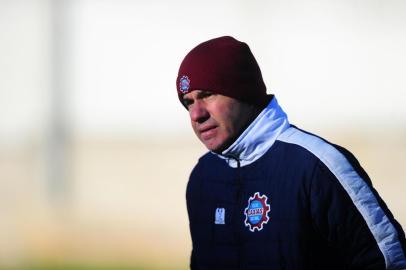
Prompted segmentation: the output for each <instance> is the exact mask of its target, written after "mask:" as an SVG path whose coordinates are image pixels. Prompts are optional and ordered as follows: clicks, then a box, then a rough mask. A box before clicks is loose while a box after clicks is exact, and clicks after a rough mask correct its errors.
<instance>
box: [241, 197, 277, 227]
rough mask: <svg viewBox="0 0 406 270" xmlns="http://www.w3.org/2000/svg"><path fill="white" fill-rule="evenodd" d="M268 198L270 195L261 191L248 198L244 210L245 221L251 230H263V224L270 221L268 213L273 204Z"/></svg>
mask: <svg viewBox="0 0 406 270" xmlns="http://www.w3.org/2000/svg"><path fill="white" fill-rule="evenodd" d="M267 200H268V197H267V196H266V195H260V193H259V192H255V194H254V195H253V196H251V197H250V198H249V199H248V206H247V208H245V210H244V214H245V221H244V223H245V226H246V227H249V229H250V231H251V232H255V230H257V231H260V230H262V229H263V225H264V224H267V223H268V221H269V216H268V213H269V212H270V211H271V206H270V204H269V203H267Z"/></svg>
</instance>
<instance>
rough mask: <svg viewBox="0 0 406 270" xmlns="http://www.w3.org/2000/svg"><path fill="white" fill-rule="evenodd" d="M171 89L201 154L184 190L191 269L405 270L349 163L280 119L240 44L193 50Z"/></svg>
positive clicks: (389, 220) (348, 157)
mask: <svg viewBox="0 0 406 270" xmlns="http://www.w3.org/2000/svg"><path fill="white" fill-rule="evenodd" d="M176 86H177V91H178V96H179V99H180V101H181V103H182V104H183V106H184V107H185V108H186V109H187V110H188V111H189V116H190V120H191V124H192V128H193V130H194V132H195V133H196V135H197V137H198V138H199V139H200V141H201V142H202V143H203V144H204V145H205V146H206V147H207V148H208V149H209V150H210V152H209V153H207V154H205V155H204V156H203V157H201V158H200V160H199V162H198V164H197V165H196V167H195V168H194V169H193V171H192V173H191V176H190V179H189V183H188V187H187V194H186V199H187V208H188V214H189V221H190V231H191V235H192V241H193V250H192V256H191V268H192V269H227V270H231V269H324V270H325V269H406V259H405V251H406V241H405V235H404V232H403V230H402V228H401V226H400V225H399V224H398V222H396V220H395V219H394V217H393V215H392V214H391V212H390V211H389V210H388V208H387V207H386V205H385V203H384V202H383V201H382V199H381V198H380V197H379V195H378V193H377V192H376V191H375V189H374V188H373V187H372V184H371V181H370V179H369V178H368V176H367V174H366V173H365V171H364V170H363V169H362V168H361V166H360V164H359V163H358V161H357V160H356V159H355V157H354V156H353V155H352V154H351V153H350V152H348V151H347V150H346V149H344V148H342V147H340V146H338V145H334V144H331V143H329V142H327V141H325V140H323V139H322V138H320V137H317V136H315V135H312V134H309V133H307V132H305V131H302V130H300V129H298V128H297V127H295V126H293V125H291V124H290V123H289V121H288V118H287V116H286V114H285V112H284V111H283V110H282V109H281V107H280V106H279V105H278V102H277V100H276V98H275V96H273V95H267V94H266V88H265V85H264V82H263V80H262V75H261V71H260V69H259V67H258V64H257V62H256V60H255V58H254V56H253V55H252V53H251V51H250V49H249V47H248V46H247V45H246V44H245V43H243V42H240V41H238V40H236V39H234V38H232V37H220V38H216V39H212V40H209V41H206V42H203V43H201V44H199V45H198V46H197V47H195V48H194V49H193V50H192V51H190V52H189V53H188V54H187V55H186V57H185V58H184V60H183V62H182V64H181V66H180V69H179V73H178V77H177V82H176Z"/></svg>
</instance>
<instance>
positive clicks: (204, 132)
mask: <svg viewBox="0 0 406 270" xmlns="http://www.w3.org/2000/svg"><path fill="white" fill-rule="evenodd" d="M199 132H200V137H201V138H202V139H203V140H208V139H210V138H212V137H214V136H215V135H216V133H217V126H210V127H207V128H202V129H200V130H199Z"/></svg>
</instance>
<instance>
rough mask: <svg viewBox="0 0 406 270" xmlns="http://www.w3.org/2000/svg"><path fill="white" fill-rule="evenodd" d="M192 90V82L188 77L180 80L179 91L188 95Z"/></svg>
mask: <svg viewBox="0 0 406 270" xmlns="http://www.w3.org/2000/svg"><path fill="white" fill-rule="evenodd" d="M189 88H190V80H189V77H188V76H182V78H180V80H179V91H180V92H182V93H183V94H185V93H187V91H189Z"/></svg>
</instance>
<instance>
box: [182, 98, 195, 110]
mask: <svg viewBox="0 0 406 270" xmlns="http://www.w3.org/2000/svg"><path fill="white" fill-rule="evenodd" d="M192 103H193V101H192V100H190V99H184V100H183V105H185V107H186V108H187V107H189V106H190V105H191V104H192Z"/></svg>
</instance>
